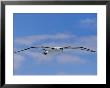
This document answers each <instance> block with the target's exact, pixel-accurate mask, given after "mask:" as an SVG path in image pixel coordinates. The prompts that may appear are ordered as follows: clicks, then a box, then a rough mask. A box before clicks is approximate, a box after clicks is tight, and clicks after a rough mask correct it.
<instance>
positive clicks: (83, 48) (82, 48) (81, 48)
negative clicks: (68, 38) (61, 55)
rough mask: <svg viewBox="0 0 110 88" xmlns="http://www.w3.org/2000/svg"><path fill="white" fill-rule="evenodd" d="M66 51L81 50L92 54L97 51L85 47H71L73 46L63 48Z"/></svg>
mask: <svg viewBox="0 0 110 88" xmlns="http://www.w3.org/2000/svg"><path fill="white" fill-rule="evenodd" d="M63 48H64V49H80V50H85V51H90V52H96V51H95V50H91V49H88V48H85V47H71V46H67V47H63Z"/></svg>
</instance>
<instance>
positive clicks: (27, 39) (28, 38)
mask: <svg viewBox="0 0 110 88" xmlns="http://www.w3.org/2000/svg"><path fill="white" fill-rule="evenodd" d="M73 37H75V36H73V35H69V34H64V33H58V34H55V35H47V34H46V35H32V36H26V37H21V38H17V39H15V43H17V44H24V45H31V44H33V43H35V42H39V41H45V40H63V39H69V38H73Z"/></svg>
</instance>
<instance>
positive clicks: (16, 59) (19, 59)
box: [14, 54, 25, 70]
mask: <svg viewBox="0 0 110 88" xmlns="http://www.w3.org/2000/svg"><path fill="white" fill-rule="evenodd" d="M24 60H25V57H24V56H22V55H19V54H14V70H17V69H19V68H20V66H21V64H22V62H23V61H24Z"/></svg>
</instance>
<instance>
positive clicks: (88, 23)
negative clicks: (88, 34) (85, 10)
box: [79, 18, 97, 30]
mask: <svg viewBox="0 0 110 88" xmlns="http://www.w3.org/2000/svg"><path fill="white" fill-rule="evenodd" d="M79 25H80V27H81V28H88V29H95V30H96V26H97V19H96V18H86V19H81V20H80V22H79ZM94 27H95V28H94Z"/></svg>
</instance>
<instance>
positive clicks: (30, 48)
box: [14, 46, 51, 53]
mask: <svg viewBox="0 0 110 88" xmlns="http://www.w3.org/2000/svg"><path fill="white" fill-rule="evenodd" d="M32 48H42V49H48V48H51V47H44V46H41V47H33V46H32V47H29V48H25V49H22V50H18V51H15V52H14V53H18V52H23V51H26V50H29V49H32Z"/></svg>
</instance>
